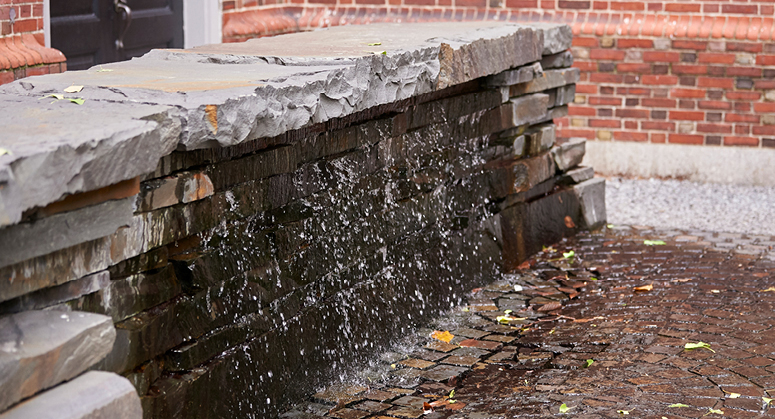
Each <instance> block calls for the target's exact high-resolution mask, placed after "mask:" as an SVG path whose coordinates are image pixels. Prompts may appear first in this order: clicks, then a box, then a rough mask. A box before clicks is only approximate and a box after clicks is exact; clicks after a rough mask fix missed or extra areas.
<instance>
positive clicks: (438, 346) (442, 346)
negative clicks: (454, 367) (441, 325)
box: [425, 340, 458, 352]
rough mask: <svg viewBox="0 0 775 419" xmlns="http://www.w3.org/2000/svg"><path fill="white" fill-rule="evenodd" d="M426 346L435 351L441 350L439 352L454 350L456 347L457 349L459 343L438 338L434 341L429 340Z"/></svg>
mask: <svg viewBox="0 0 775 419" xmlns="http://www.w3.org/2000/svg"><path fill="white" fill-rule="evenodd" d="M425 348H427V349H430V350H433V351H439V352H450V351H454V350H455V349H457V348H458V346H457V345H452V344H449V343H446V342H441V341H438V340H432V341H430V342H428V343H427V344H426V345H425Z"/></svg>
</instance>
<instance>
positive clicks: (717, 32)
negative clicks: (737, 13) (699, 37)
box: [711, 16, 726, 38]
mask: <svg viewBox="0 0 775 419" xmlns="http://www.w3.org/2000/svg"><path fill="white" fill-rule="evenodd" d="M724 24H726V18H725V17H723V16H717V17H714V18H713V30H712V31H711V36H712V37H714V38H721V37H722V36H724Z"/></svg>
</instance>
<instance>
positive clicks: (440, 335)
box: [431, 330, 455, 343]
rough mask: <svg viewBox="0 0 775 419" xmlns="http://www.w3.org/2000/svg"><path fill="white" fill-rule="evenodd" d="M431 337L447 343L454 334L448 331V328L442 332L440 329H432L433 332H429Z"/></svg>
mask: <svg viewBox="0 0 775 419" xmlns="http://www.w3.org/2000/svg"><path fill="white" fill-rule="evenodd" d="M431 337H432V338H434V339H437V340H440V341H442V342H444V343H449V342H450V341H451V340H452V339H453V338H454V337H455V335H453V334H452V333H449V330H445V331H443V332H442V331H441V330H434V331H433V333H431Z"/></svg>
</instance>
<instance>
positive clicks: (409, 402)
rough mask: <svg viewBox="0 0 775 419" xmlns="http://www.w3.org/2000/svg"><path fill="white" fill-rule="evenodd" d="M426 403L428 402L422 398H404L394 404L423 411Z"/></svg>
mask: <svg viewBox="0 0 775 419" xmlns="http://www.w3.org/2000/svg"><path fill="white" fill-rule="evenodd" d="M425 402H426V399H424V398H422V397H414V396H404V397H401V398H399V399H396V400H394V401H393V404H396V405H399V406H409V407H414V408H416V409H422V406H423V403H425Z"/></svg>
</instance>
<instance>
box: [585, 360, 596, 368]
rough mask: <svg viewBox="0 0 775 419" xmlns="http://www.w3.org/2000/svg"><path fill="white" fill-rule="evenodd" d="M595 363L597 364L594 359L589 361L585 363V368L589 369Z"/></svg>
mask: <svg viewBox="0 0 775 419" xmlns="http://www.w3.org/2000/svg"><path fill="white" fill-rule="evenodd" d="M594 363H595V360H594V359H588V360H586V361H584V368H589V367H591V366H592V364H594Z"/></svg>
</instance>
